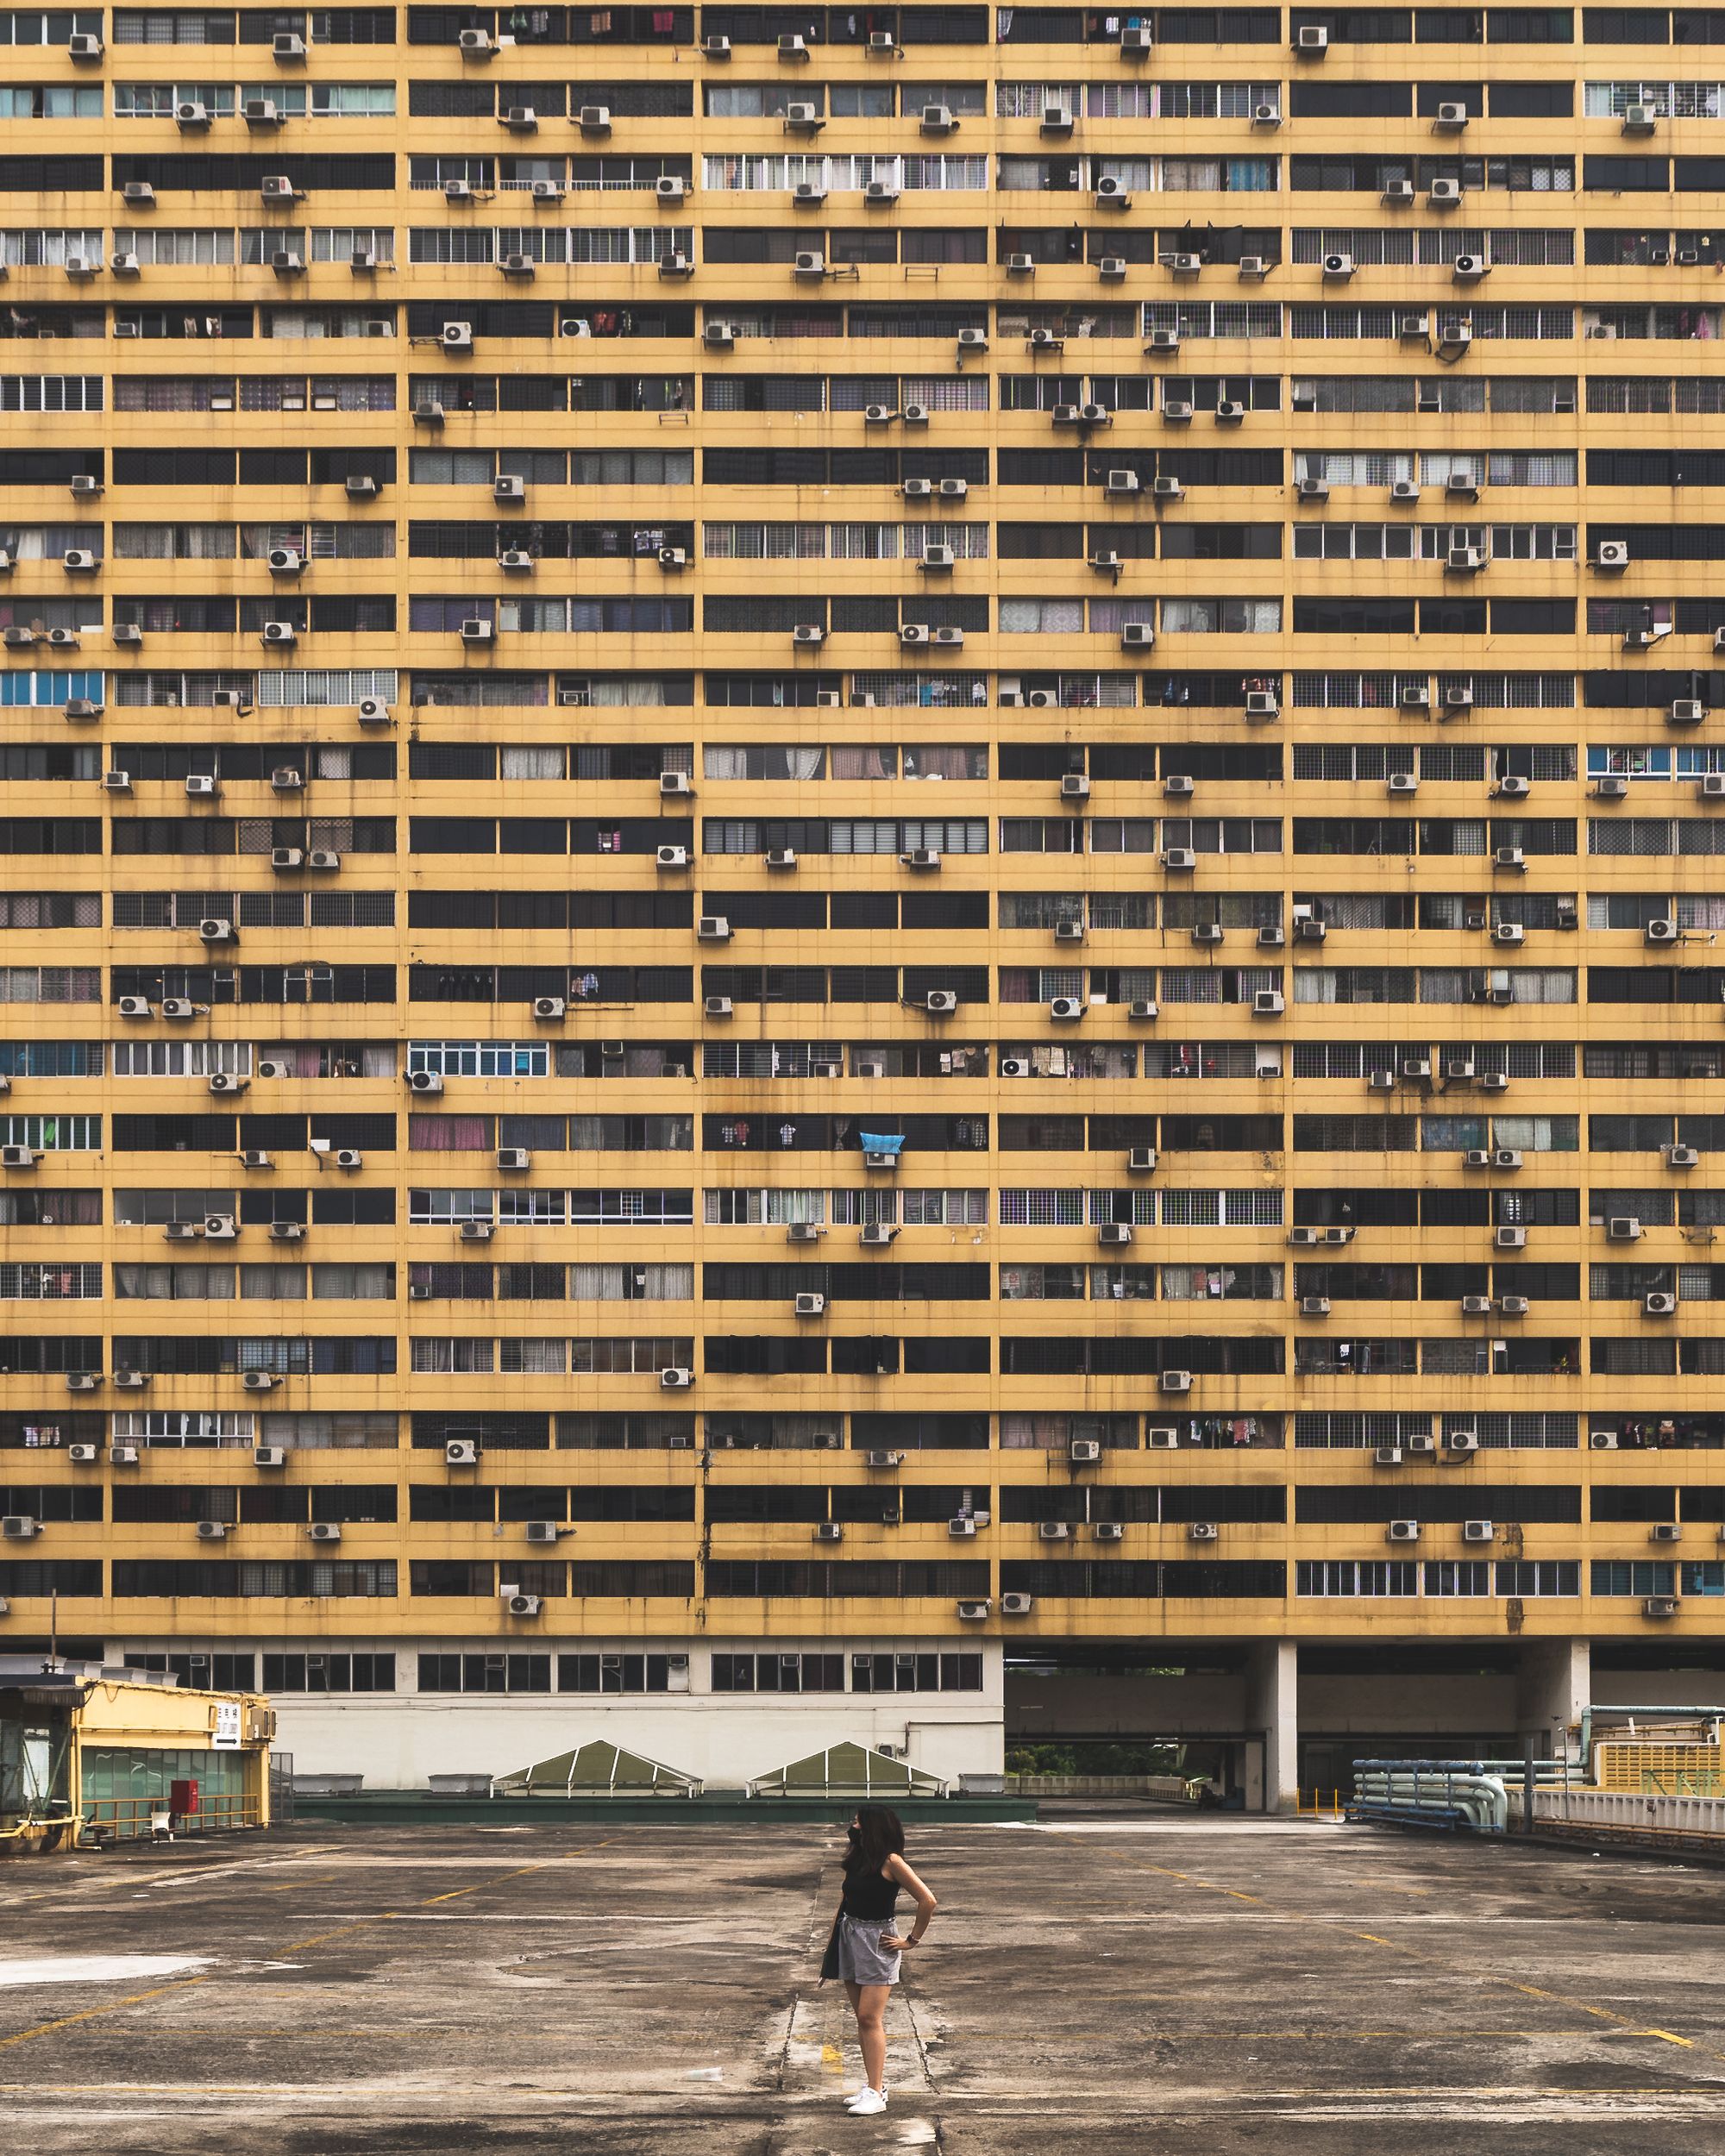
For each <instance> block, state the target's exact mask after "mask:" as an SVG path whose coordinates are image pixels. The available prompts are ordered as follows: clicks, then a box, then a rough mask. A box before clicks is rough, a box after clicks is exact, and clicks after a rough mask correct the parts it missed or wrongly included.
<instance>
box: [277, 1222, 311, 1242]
mask: <svg viewBox="0 0 1725 2156" xmlns="http://www.w3.org/2000/svg"><path fill="white" fill-rule="evenodd" d="M304 1240H305V1229H304V1224H303V1223H302V1222H300V1221H298V1220H275V1221H273V1222H272V1223H271V1225H270V1241H271V1242H272V1243H303V1242H304Z"/></svg>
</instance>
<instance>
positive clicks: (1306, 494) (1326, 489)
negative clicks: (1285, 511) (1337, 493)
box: [1294, 479, 1330, 502]
mask: <svg viewBox="0 0 1725 2156" xmlns="http://www.w3.org/2000/svg"><path fill="white" fill-rule="evenodd" d="M1294 492H1295V494H1296V495H1297V496H1298V497H1299V498H1300V499H1301V500H1302V502H1327V501H1328V499H1329V498H1330V483H1329V481H1328V480H1327V479H1296V480H1295V483H1294Z"/></svg>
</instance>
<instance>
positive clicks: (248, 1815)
mask: <svg viewBox="0 0 1725 2156" xmlns="http://www.w3.org/2000/svg"><path fill="white" fill-rule="evenodd" d="M79 1817H80V1823H81V1825H82V1827H83V1832H84V1835H85V1836H86V1837H90V1838H92V1839H98V1840H102V1841H147V1840H148V1839H150V1838H151V1837H152V1836H153V1835H154V1834H156V1833H169V1832H172V1833H173V1834H174V1835H176V1836H182V1835H189V1834H222V1833H238V1832H239V1831H240V1830H241V1829H242V1828H243V1827H261V1826H262V1825H263V1823H264V1812H263V1807H262V1806H261V1805H260V1803H259V1802H258V1801H257V1799H256V1797H254V1796H246V1795H235V1796H205V1797H203V1798H201V1799H200V1801H199V1803H198V1809H197V1810H196V1811H195V1812H189V1813H185V1814H181V1813H178V1812H173V1811H170V1809H169V1806H168V1800H167V1798H166V1796H92V1797H86V1798H85V1802H84V1807H83V1810H82V1812H81V1814H80V1815H79Z"/></svg>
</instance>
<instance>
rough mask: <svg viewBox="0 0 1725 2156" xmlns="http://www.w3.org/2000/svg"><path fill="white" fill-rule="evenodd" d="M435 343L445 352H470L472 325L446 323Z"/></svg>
mask: <svg viewBox="0 0 1725 2156" xmlns="http://www.w3.org/2000/svg"><path fill="white" fill-rule="evenodd" d="M437 342H439V343H440V344H441V345H442V348H443V349H444V350H445V351H446V352H471V351H472V350H473V348H474V325H473V324H472V323H470V322H446V323H444V324H443V328H442V333H441V334H440V335H439V337H438V340H437Z"/></svg>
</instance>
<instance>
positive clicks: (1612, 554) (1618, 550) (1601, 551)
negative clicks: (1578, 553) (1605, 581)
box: [1593, 539, 1629, 570]
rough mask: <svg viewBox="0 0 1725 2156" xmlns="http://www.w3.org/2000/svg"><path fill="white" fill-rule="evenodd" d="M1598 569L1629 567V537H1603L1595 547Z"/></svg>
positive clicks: (1594, 560) (1595, 565)
mask: <svg viewBox="0 0 1725 2156" xmlns="http://www.w3.org/2000/svg"><path fill="white" fill-rule="evenodd" d="M1593 566H1594V567H1595V568H1596V569H1614V570H1615V569H1627V568H1628V566H1629V542H1628V540H1627V539H1601V540H1599V541H1598V542H1596V545H1595V547H1594V549H1593Z"/></svg>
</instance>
